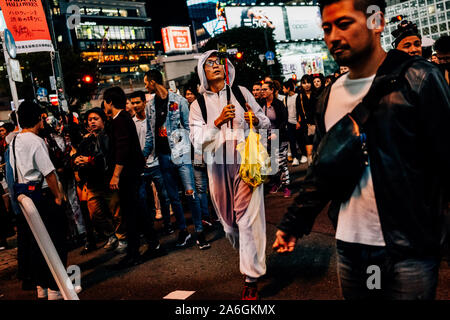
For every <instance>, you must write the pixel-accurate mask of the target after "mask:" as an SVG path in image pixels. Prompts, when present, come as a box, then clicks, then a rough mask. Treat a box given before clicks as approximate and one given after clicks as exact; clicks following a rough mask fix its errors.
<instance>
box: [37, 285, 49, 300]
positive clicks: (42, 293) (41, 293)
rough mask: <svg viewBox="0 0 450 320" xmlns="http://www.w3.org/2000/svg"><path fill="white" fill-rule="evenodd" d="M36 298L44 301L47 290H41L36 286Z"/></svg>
mask: <svg viewBox="0 0 450 320" xmlns="http://www.w3.org/2000/svg"><path fill="white" fill-rule="evenodd" d="M36 289H37V297H38V299H45V298H47V296H48V293H47V289H45V288H42V287H41V286H37V287H36Z"/></svg>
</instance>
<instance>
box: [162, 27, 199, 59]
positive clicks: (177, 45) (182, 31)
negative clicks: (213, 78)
mask: <svg viewBox="0 0 450 320" xmlns="http://www.w3.org/2000/svg"><path fill="white" fill-rule="evenodd" d="M161 32H162V39H163V44H164V52H165V53H170V52H177V51H184V52H187V51H192V40H191V32H190V30H189V27H166V28H162V29H161Z"/></svg>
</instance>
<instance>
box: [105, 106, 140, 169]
mask: <svg viewBox="0 0 450 320" xmlns="http://www.w3.org/2000/svg"><path fill="white" fill-rule="evenodd" d="M110 130H111V131H110V133H109V134H110V139H111V149H112V159H111V160H112V167H113V170H114V166H115V165H116V164H118V165H122V166H124V168H123V170H122V173H121V174H120V177H136V176H139V175H140V174H141V173H142V172H143V170H144V166H145V158H144V155H143V154H142V150H141V146H140V144H139V138H138V135H137V131H136V125H135V124H134V122H133V119H131V116H130V115H129V114H128V112H126V111H125V110H122V111H121V112H120V113H119V114H118V115H117V117H116V118H115V119H113V120H112V122H111V128H110Z"/></svg>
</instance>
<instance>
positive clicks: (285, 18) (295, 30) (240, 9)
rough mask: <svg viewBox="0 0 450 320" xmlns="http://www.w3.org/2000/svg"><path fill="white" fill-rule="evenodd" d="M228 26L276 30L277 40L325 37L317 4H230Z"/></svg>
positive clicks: (227, 11)
mask: <svg viewBox="0 0 450 320" xmlns="http://www.w3.org/2000/svg"><path fill="white" fill-rule="evenodd" d="M225 14H226V17H227V24H228V29H231V28H237V27H243V26H246V27H265V28H271V29H274V36H275V40H276V41H285V40H301V39H307V40H309V39H319V38H323V31H322V19H321V16H320V11H319V7H318V6H283V7H280V6H255V7H250V6H230V7H226V8H225Z"/></svg>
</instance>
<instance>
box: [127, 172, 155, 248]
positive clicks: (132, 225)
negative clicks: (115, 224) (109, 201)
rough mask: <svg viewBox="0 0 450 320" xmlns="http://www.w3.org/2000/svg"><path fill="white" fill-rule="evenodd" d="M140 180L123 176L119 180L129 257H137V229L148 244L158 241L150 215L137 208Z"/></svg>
mask: <svg viewBox="0 0 450 320" xmlns="http://www.w3.org/2000/svg"><path fill="white" fill-rule="evenodd" d="M140 179H141V178H140V177H139V176H123V177H120V180H119V199H120V212H121V215H122V219H123V222H124V224H125V229H126V230H127V239H128V247H127V250H128V255H131V256H137V255H139V247H140V239H139V229H141V230H142V231H143V233H144V236H145V237H146V238H147V241H149V242H150V243H154V242H157V241H158V239H157V236H156V233H155V230H154V229H153V221H152V218H151V216H150V214H148V211H144V210H142V209H141V208H140V207H139V202H138V201H139V197H138V192H139V186H140V181H141V180H140ZM138 225H139V228H138Z"/></svg>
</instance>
